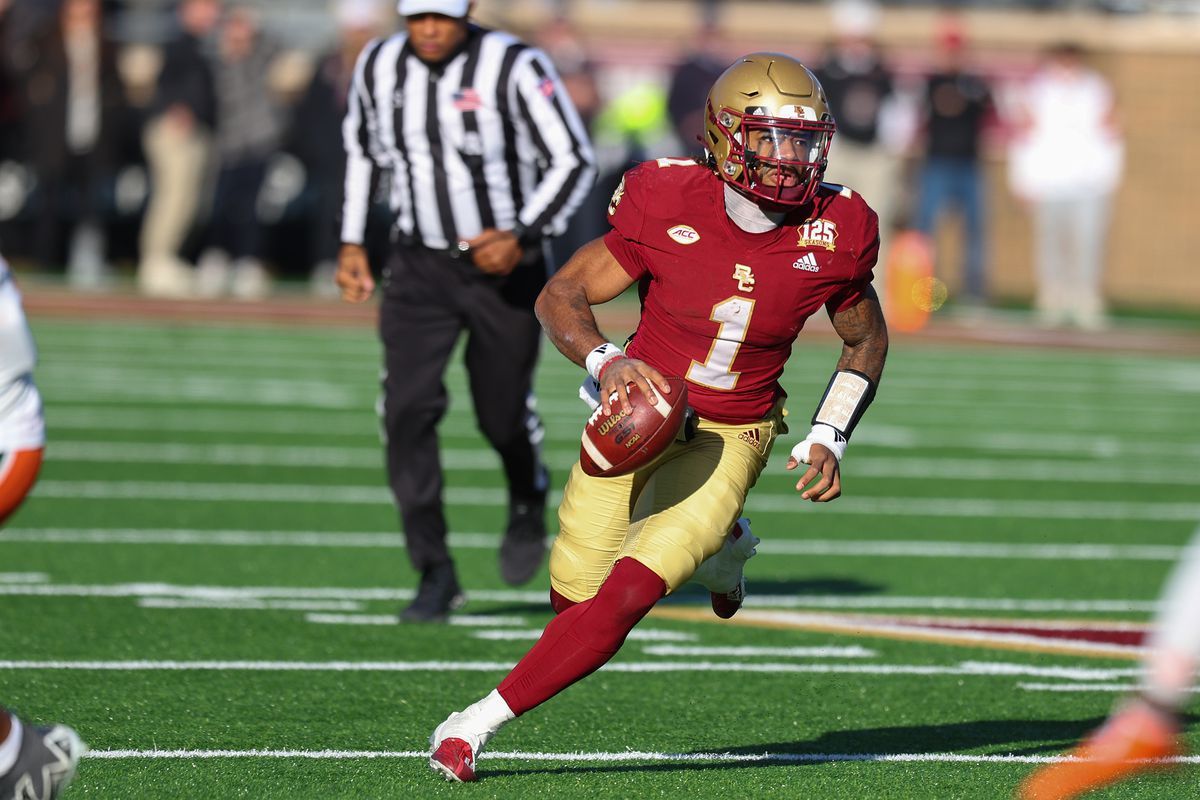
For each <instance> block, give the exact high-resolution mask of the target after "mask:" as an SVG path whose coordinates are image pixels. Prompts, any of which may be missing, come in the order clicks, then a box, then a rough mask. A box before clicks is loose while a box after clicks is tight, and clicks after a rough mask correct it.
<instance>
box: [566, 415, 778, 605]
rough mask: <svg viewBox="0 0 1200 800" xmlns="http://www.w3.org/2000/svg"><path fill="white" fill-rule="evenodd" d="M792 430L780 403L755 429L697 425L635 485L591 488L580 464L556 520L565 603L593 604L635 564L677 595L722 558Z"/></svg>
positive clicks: (602, 483) (605, 481)
mask: <svg viewBox="0 0 1200 800" xmlns="http://www.w3.org/2000/svg"><path fill="white" fill-rule="evenodd" d="M786 430H787V429H786V428H785V427H784V425H783V408H782V402H780V403H779V404H778V405H776V407H775V408H774V409H772V411H771V413H769V414H768V415H767V416H766V417H764V418H763V419H762V420H759V421H758V422H752V423H748V424H743V425H727V424H724V423H719V422H712V421H710V420H705V419H701V420H700V424H699V427H698V429H697V431H696V434H695V436H694V437H693V438H692V439H691V440H690V441H687V442H682V441H676V442H674V443H672V444H671V446H670V447H669V448H668V449H667V451H666V453H664V454H663V456H662V457H661V458H659V459H658V460H657V461H655V462H654V463H653V464H651V465H649V466H647V467H645V468H643V469H640V470H638V471H637V472H634V473H632V474H630V475H623V476H621V477H617V478H593V477H590V476H588V475H587V474H585V473H584V471H583V469H582V468H581V467H580V466H579V464H575V466H574V467H573V468H572V469H571V475H570V477H569V478H568V479H567V487H566V489H565V490H564V492H563V499H562V505H561V506H560V507H559V510H558V524H559V533H558V538H556V539H555V540H554V547H553V549H552V550H551V551H550V585H551V586H552V587H553V588H554V589H555V591H557V592H558V593H559V594H561V595H563V596H564V597H566V598H568V599H569V600H574V601H576V602H581V601H583V600H587V599H588V598H590V597H592V596H594V595H595V594H596V592H597V591H598V590H599V589H600V584H601V583H603V581H604V579H605V578H606V577H608V573H609V570H611V569H612V566H613V564H615V563H616V562H617V560H618V559H621V558H626V557H632V558H636V559H637V560H638V561H639V562H641V563H642V564H643V565H645V566H646V567H649V568H650V569H651V570H653V571H654V572H655V573H656V574H657V575H658V576H659V577H661V578H662V579H663V582H664V583H666V585H667V593H668V594H670V593H671V592H674V591H675V590H676V589H678V588H679V587H680V586H682V585H683V584H685V583H687V581H688V579H689V578H691V577H692V573H694V572H695V571H696V568H697V567H698V566H700V563H701V562H702V561H704V559H706V558H708V557H709V556H711V555H712V554H713V553H715V552H717V551H718V550H720V549H721V545H722V544H723V543H724V541H725V536H726V535H727V534H728V533H729V530H730V528H732V527H733V523H734V522H735V521H737V518H738V517H739V516H740V515H741V513H742V507H743V506H744V505H745V503H746V495H747V493H749V491H750V488H751V487H752V486H754V484H755V482H756V481H757V480H758V476H759V474H760V473H761V472H762V470H763V467H765V466H766V463H767V457H768V456H769V455H770V452H771V445H772V444H773V443H774V441H775V437H776V436H777V435H778V434H780V433H783V432H785V431H786Z"/></svg>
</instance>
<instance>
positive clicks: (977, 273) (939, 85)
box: [916, 23, 992, 306]
mask: <svg viewBox="0 0 1200 800" xmlns="http://www.w3.org/2000/svg"><path fill="white" fill-rule="evenodd" d="M937 54H938V65H937V69H936V70H935V71H934V72H933V73H932V74H931V75H930V76H929V78H928V81H927V82H926V85H925V92H924V96H923V98H922V101H923V102H922V109H921V127H922V132H923V134H924V135H923V139H922V148H921V149H922V156H923V160H922V163H921V168H920V180H919V199H918V204H917V215H916V225H917V228H918V230H920V231H921V232H922V233H924V234H925V235H926V236H928V237H931V238H932V237H933V236H934V235H935V233H936V231H937V226H938V222H939V221H940V219H941V217H942V215H943V213H944V212H945V211H947V210H948V209H951V210H955V211H957V212H958V213H959V214H961V215H962V220H963V228H964V249H965V251H966V252H965V258H964V260H963V263H962V270H961V273H960V274H961V275H962V281H963V290H962V298H961V299H962V301H963V302H964V303H966V304H968V305H976V306H978V305H983V304H984V303H986V301H987V276H986V274H985V271H984V243H985V231H984V220H985V211H984V194H985V192H984V185H983V180H984V174H983V165H982V163H981V161H980V156H981V153H980V150H981V145H982V141H983V131H984V127H985V124H986V122H987V120H988V119H989V118H990V116H991V109H992V96H991V91H990V90H989V88H988V85H987V83H986V82H984V80H983V79H982V78H980V77H979V76H978V75H975V74H972V73H971V72H969V71H967V70H966V69H965V68H964V41H963V32H962V29H961V28H960V27H959V26H958V24H957V23H947V25H946V27H944V28H943V29H942V31H941V32H940V35H939V37H938V42H937ZM939 271H944V270H939Z"/></svg>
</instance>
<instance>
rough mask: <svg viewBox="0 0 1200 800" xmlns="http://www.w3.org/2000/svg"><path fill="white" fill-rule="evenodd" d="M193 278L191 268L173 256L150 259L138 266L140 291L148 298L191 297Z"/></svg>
mask: <svg viewBox="0 0 1200 800" xmlns="http://www.w3.org/2000/svg"><path fill="white" fill-rule="evenodd" d="M193 277H194V274H193V272H192V269H191V267H189V266H188V265H187V264H185V263H183V262H182V261H180V260H179V259H177V258H175V257H173V256H157V257H153V258H149V259H146V260H144V261H143V262H142V263H141V264H139V265H138V271H137V285H138V291H140V292H141V293H142V294H144V295H146V296H147V297H166V298H175V299H179V298H186V297H191V296H192V291H193V285H192V284H193Z"/></svg>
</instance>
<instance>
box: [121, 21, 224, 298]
mask: <svg viewBox="0 0 1200 800" xmlns="http://www.w3.org/2000/svg"><path fill="white" fill-rule="evenodd" d="M220 15H221V4H220V0H183V2H182V3H180V5H179V8H178V21H179V31H178V33H177V34H176V35H175V37H174V38H172V39H171V40H170V41H169V42H167V44H166V46H165V47H164V48H163V64H162V70H161V71H160V72H159V76H158V86H157V88H156V90H155V95H154V101H153V104H152V106H151V110H150V120H149V122H148V123H147V125H146V128H145V131H144V135H143V147H144V150H145V153H146V160H147V162H148V165H149V168H150V183H151V190H150V203H149V206H148V207H147V209H146V216H145V219H144V220H143V222H142V231H141V245H140V250H141V262H140V263H139V264H138V273H137V278H138V287H139V288H140V289H141V290H142V292H143V293H145V294H149V295H155V296H166V297H180V296H186V295H188V294H190V293H191V289H192V277H193V276H192V270H191V269H190V267H189V266H188V265H187V264H186V263H185V262H184V261H183V259H182V258H181V254H182V249H183V246H184V242H185V241H186V239H187V236H188V234H189V233H190V232H191V231H192V230H193V228H194V226H195V222H196V214H197V211H198V210H199V208H200V205H201V203H200V201H201V197H202V189H203V186H204V176H205V171H206V169H205V168H206V165H207V164H208V160H209V155H210V152H211V149H212V131H213V125H214V122H215V120H216V98H215V95H214V89H213V73H212V70H213V67H212V56H211V52H210V51H211V48H212V44H213V43H212V42H211V41H210V39H211V36H212V34H213V32H214V31H215V30H216V27H217V24H218V22H219V21H220Z"/></svg>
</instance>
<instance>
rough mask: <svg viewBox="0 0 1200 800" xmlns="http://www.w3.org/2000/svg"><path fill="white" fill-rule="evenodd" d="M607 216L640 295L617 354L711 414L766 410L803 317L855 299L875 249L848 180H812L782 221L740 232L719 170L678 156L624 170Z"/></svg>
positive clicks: (871, 216)
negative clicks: (632, 328) (664, 378)
mask: <svg viewBox="0 0 1200 800" xmlns="http://www.w3.org/2000/svg"><path fill="white" fill-rule="evenodd" d="M608 214H609V221H610V222H611V224H612V226H613V230H611V231H609V232H608V234H607V235H606V236H605V240H604V241H605V243H606V244H607V245H608V249H609V250H610V251H612V254H613V255H614V256H615V257H616V259H617V261H619V262H620V263H621V266H622V267H624V268H625V271H626V272H628V273H629V274H630V276H631V277H633V278H634V279H636V280H638V281H639V290H640V293H641V299H642V318H641V321H640V322H639V324H638V329H637V332H636V334H635V335H634V338H633V341H632V342H631V343H630V345H629V348H628V352H629V355H630V356H632V357H634V358H639V359H641V360H643V361H645V362H646V363H648V364H650V365H651V366H653V367H655V368H656V369H657V370H659V371H660V372H662V373H663V374H665V375H679V376H681V377H683V378H685V379H687V382H688V399H689V402H690V404H691V406H692V407H693V408H694V409H695V410H696V412H697V413H698V414H699V415H700V416H702V417H705V418H707V419H711V420H715V421H717V422H729V423H742V422H751V421H754V420H758V419H761V418H762V417H763V416H764V415H765V414H766V413H767V412H768V411H769V410H770V408H771V406H772V405H773V404H774V403H775V401H776V400H777V399H778V398H779V397H780V396H781V395H783V394H784V391H783V388H782V387H781V386H780V385H779V376H780V375H781V374H782V373H783V367H784V364H785V363H786V362H787V359H788V356H789V355H790V354H791V350H792V342H794V341H795V339H796V336H797V334H799V333H800V329H801V328H803V327H804V322H805V320H807V319H808V318H809V317H810V316H812V315H813V314H814V313H816V312H817V310H818V309H820V308H821V307H822V306H828V307H829V308H830V309H831V310H832V311H835V312H836V311H842V310H844V309H846V308H849V307H850V306H852V305H854V304H855V303H857V302H858V301H859V300H860V299H861V298H862V296H863V293H864V292H865V291H866V290H867V287H868V286H869V285H870V282H871V269H872V268H873V267H874V265H875V259H876V256H877V255H878V252H879V221H878V218H877V217H876V215H875V212H874V211H872V210H871V208H870V207H869V206H868V205H867V204H866V203H865V202H864V201H863V199H862V198H861V197H860V196H859V195H858V194H856V193H854V192H851V191H850V190H849V189H844V188H842V187H841V186H835V185H832V184H823V185H822V186H821V187H820V190H819V191H818V192H817V196H816V198H815V199H814V201H813V202H812V203H811V204H810V205H808V206H804V207H802V208H799V209H797V210H796V211H793V212H792V213H791V214H790V215H789V216H788V218H787V220H786V221H785V223H786V224H784V225H782V226H780V227H779V228H776V229H774V230H771V231H767V232H766V233H760V234H754V233H746V232H745V231H743V230H742V229H741V228H739V227H738V226H737V225H736V224H735V223H734V222H733V221H732V220H730V219H729V217H728V215H727V214H726V212H725V198H724V183H723V182H722V181H721V179H720V178H718V177H717V176H716V175H714V174H713V173H712V171H711V170H710V169H709V168H707V167H705V166H703V165H700V164H694V163H693V162H690V161H685V160H682V159H666V158H660V159H658V160H657V161H647V162H644V163H642V164H639V165H638V166H636V167H634V168H633V169H631V170H630V171H629V172H627V173H625V177H624V178H623V179H622V181H621V185H620V186H619V187H618V188H617V191H616V193H615V194H614V195H613V199H612V202H611V203H610V204H609V207H608Z"/></svg>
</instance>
